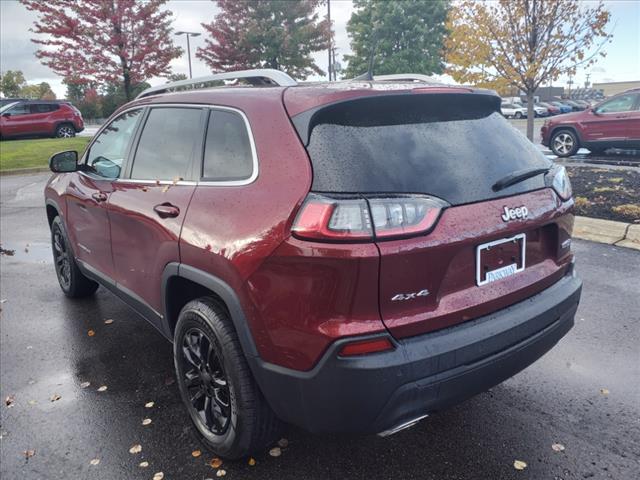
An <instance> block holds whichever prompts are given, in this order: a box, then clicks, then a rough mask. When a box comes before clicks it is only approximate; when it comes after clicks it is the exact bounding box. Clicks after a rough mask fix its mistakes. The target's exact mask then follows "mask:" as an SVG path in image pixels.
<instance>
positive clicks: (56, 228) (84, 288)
mask: <svg viewBox="0 0 640 480" xmlns="http://www.w3.org/2000/svg"><path fill="white" fill-rule="evenodd" d="M69 245H70V244H69V239H68V237H67V233H66V231H65V229H64V225H63V223H62V220H61V219H60V217H55V218H54V219H53V222H51V249H52V250H53V263H54V267H55V269H56V275H57V277H58V283H59V284H60V288H61V289H62V292H63V293H64V294H65V295H66V296H67V297H69V298H82V297H88V296H89V295H93V293H94V292H95V291H96V290H97V289H98V284H97V283H96V282H94V281H93V280H91V279H89V278H87V277H85V276H84V274H83V273H82V272H81V271H80V269H79V268H78V264H77V263H76V260H75V258H74V256H73V252H72V251H71V248H70V247H69Z"/></svg>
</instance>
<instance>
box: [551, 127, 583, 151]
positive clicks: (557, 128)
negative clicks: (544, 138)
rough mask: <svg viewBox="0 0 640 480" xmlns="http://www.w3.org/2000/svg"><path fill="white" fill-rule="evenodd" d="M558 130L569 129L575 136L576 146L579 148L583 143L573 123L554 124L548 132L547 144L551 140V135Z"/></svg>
mask: <svg viewBox="0 0 640 480" xmlns="http://www.w3.org/2000/svg"><path fill="white" fill-rule="evenodd" d="M560 130H569V131H571V132H572V133H573V134H574V135H575V136H576V138H577V139H578V148H580V147H581V146H582V145H583V144H584V143H583V141H582V137H581V136H580V132H579V131H578V129H577V128H576V127H574V126H573V125H556V126H554V127H553V128H552V129H551V132H550V133H549V144H551V141H552V140H553V136H554V135H555V134H556V133H557V132H559V131H560Z"/></svg>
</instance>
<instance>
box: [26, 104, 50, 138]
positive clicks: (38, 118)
mask: <svg viewBox="0 0 640 480" xmlns="http://www.w3.org/2000/svg"><path fill="white" fill-rule="evenodd" d="M54 107H55V105H52V104H49V103H32V104H30V105H29V109H30V114H29V125H30V128H31V131H32V132H33V133H38V134H43V133H50V127H49V116H50V115H51V112H52V111H53V110H54Z"/></svg>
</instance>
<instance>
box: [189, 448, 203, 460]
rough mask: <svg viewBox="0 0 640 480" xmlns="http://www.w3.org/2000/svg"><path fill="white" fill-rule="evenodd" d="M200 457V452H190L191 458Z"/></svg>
mask: <svg viewBox="0 0 640 480" xmlns="http://www.w3.org/2000/svg"><path fill="white" fill-rule="evenodd" d="M200 455H202V452H201V451H200V450H194V451H193V452H191V456H192V457H193V458H198V457H199V456H200Z"/></svg>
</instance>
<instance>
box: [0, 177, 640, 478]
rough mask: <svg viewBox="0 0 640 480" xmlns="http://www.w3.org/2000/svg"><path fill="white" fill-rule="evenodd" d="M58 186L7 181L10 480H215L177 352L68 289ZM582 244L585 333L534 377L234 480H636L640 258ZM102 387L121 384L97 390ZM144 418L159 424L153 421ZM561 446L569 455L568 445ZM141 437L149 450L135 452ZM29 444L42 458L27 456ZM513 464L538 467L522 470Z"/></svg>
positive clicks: (239, 468)
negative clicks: (386, 433)
mask: <svg viewBox="0 0 640 480" xmlns="http://www.w3.org/2000/svg"><path fill="white" fill-rule="evenodd" d="M46 178H47V175H33V176H21V177H2V178H1V179H0V192H1V212H2V215H1V223H0V228H1V242H2V246H3V248H6V249H15V255H14V256H6V255H2V258H1V259H0V262H1V263H0V268H1V279H0V280H1V282H0V298H1V299H2V301H3V303H2V304H1V305H0V306H1V307H2V312H1V314H0V315H1V317H0V395H1V396H2V400H3V402H2V404H0V412H1V425H0V432H1V435H2V439H1V440H0V451H1V453H0V476H1V477H2V479H3V480H14V479H16V480H22V479H24V480H27V479H151V478H153V476H154V473H156V472H160V471H161V472H164V478H165V479H194V480H195V479H207V478H216V471H215V470H214V469H213V468H211V467H210V466H208V465H207V462H208V461H209V460H211V458H212V457H213V456H212V455H210V454H208V453H206V452H204V451H203V454H202V456H200V457H198V458H194V457H192V454H191V453H192V451H193V450H196V449H202V447H201V446H200V445H198V443H197V441H196V439H195V437H194V435H193V433H192V430H191V426H190V425H189V420H188V418H187V414H186V413H185V410H184V409H183V407H182V404H181V401H180V398H179V393H178V389H177V386H176V384H175V383H174V382H173V378H174V373H173V364H172V357H171V346H170V345H169V343H168V342H167V341H166V340H164V339H163V338H161V336H160V335H159V334H158V333H157V332H156V331H155V330H154V329H153V328H152V327H151V326H150V325H148V324H147V323H146V322H145V321H144V320H142V319H141V318H140V317H138V316H137V315H136V314H135V313H133V312H132V311H131V310H130V309H129V308H128V307H126V306H125V305H124V304H123V303H121V302H120V301H119V300H118V299H116V298H115V297H114V296H112V295H111V294H110V293H108V292H107V291H105V290H104V289H103V288H101V289H99V291H98V292H97V294H96V295H95V297H93V298H90V299H86V300H82V301H70V300H67V299H66V298H65V297H64V296H63V295H62V293H61V292H60V290H59V287H58V285H57V282H56V277H55V274H54V270H53V265H52V261H51V253H50V249H49V246H48V229H47V225H46V219H45V213H44V208H43V201H42V189H43V185H44V182H45V180H46ZM27 245H28V246H27ZM25 249H27V250H28V252H26V251H25ZM574 250H575V252H576V255H577V258H578V267H577V268H578V272H579V274H580V275H581V276H582V278H583V280H584V291H583V300H582V304H581V306H580V309H579V311H578V315H577V317H576V326H575V328H574V329H573V330H572V331H571V332H570V333H569V335H568V336H567V337H565V338H564V339H563V340H562V341H561V342H560V343H559V344H558V345H557V346H556V347H555V348H554V349H553V350H552V351H551V352H549V353H548V354H547V355H546V356H545V357H543V358H542V359H541V360H540V361H538V362H537V363H536V364H534V365H533V366H531V367H530V368H528V369H527V370H525V371H524V372H522V373H520V374H519V375H517V376H516V377H514V378H512V379H510V380H508V381H507V382H505V383H503V384H502V385H499V386H497V387H495V388H494V389H492V390H491V391H489V392H487V393H484V394H481V395H479V396H477V397H475V398H473V399H471V400H468V401H467V402H465V403H463V404H461V405H459V406H457V407H454V408H452V409H450V410H449V411H446V412H443V413H440V414H437V415H434V416H432V417H430V418H428V419H427V420H426V421H424V422H422V423H420V424H419V425H417V426H416V427H413V428H412V429H409V430H406V431H404V432H401V433H399V434H397V435H395V436H393V437H390V438H386V439H382V438H378V437H364V438H345V437H336V436H312V435H309V434H306V433H304V432H302V431H300V430H297V429H291V430H290V431H289V432H288V433H287V434H286V438H287V439H288V440H289V446H288V447H287V448H286V449H284V450H283V453H282V456H280V457H278V458H273V457H270V456H269V455H268V454H267V453H264V454H261V455H258V456H256V460H257V464H256V465H255V466H249V465H247V462H246V461H242V462H228V463H227V462H225V463H224V464H223V467H222V468H223V469H225V470H226V477H225V478H229V479H240V478H242V479H296V480H299V479H305V480H314V479H330V478H356V479H375V478H384V479H387V478H388V479H396V478H397V479H414V478H415V479H512V478H513V479H535V480H541V479H582V478H594V479H621V480H626V479H633V478H638V472H640V252H638V251H633V250H628V249H624V248H617V247H611V246H606V245H600V244H595V243H588V242H581V241H575V242H574ZM107 319H112V320H113V323H111V324H109V325H107V324H105V323H104V321H105V320H107ZM90 330H93V331H94V332H95V335H93V336H89V334H88V332H89V331H90ZM82 382H90V386H89V387H87V388H81V386H80V384H81V383H82ZM102 385H106V386H107V390H106V391H103V392H99V391H97V389H98V387H100V386H102ZM601 389H606V391H608V394H607V392H606V391H605V393H601ZM10 395H11V396H14V397H15V401H14V403H13V406H12V407H10V408H9V407H7V406H6V405H5V402H4V400H5V398H6V397H7V396H10ZM53 395H60V399H59V400H57V401H54V402H52V401H50V399H51V397H52V396H53ZM150 401H153V402H155V404H154V406H153V408H145V403H147V402H150ZM145 418H150V419H151V420H152V423H151V424H150V425H147V426H143V425H142V421H143V419H145ZM555 443H559V444H562V445H564V447H565V450H564V451H562V452H556V451H554V450H553V449H552V445H553V444H555ZM134 444H140V445H142V452H140V453H139V454H131V453H129V448H130V447H131V446H132V445H134ZM27 450H33V451H34V453H35V454H34V455H33V456H32V457H31V458H29V459H26V458H25V454H24V452H25V451H27ZM202 450H204V449H202ZM95 458H97V459H100V463H99V464H98V465H95V466H93V465H90V461H91V460H92V459H95ZM514 460H522V461H524V462H526V463H527V464H528V466H527V468H526V469H525V470H523V471H516V470H515V469H514V467H513V462H514ZM142 461H147V462H148V463H149V466H148V467H147V468H141V467H139V466H138V465H139V463H140V462H142Z"/></svg>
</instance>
